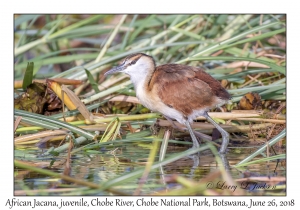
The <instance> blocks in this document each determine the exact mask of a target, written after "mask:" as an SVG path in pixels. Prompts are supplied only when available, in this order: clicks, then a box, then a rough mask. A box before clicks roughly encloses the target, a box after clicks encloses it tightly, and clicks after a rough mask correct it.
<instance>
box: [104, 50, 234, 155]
mask: <svg viewBox="0 0 300 210" xmlns="http://www.w3.org/2000/svg"><path fill="white" fill-rule="evenodd" d="M118 72H122V73H125V74H127V75H129V76H130V80H131V82H132V83H133V85H134V89H135V92H136V96H137V98H138V99H139V101H140V102H141V104H143V105H144V106H145V107H147V108H148V109H150V110H152V111H154V112H160V113H161V114H163V115H164V116H165V117H166V118H167V119H173V120H176V121H178V122H179V123H180V124H183V125H185V126H186V127H187V129H188V131H189V133H190V136H191V138H192V141H193V146H192V148H199V142H198V140H197V138H196V136H195V134H194V132H193V129H192V127H191V123H192V122H193V120H194V119H195V118H196V117H199V116H203V117H205V118H206V119H207V121H209V122H210V123H211V124H213V125H214V126H215V127H216V128H217V130H218V131H219V132H220V133H221V135H222V145H221V147H220V150H219V153H220V154H225V153H226V150H227V146H228V143H229V134H228V132H227V131H225V130H224V129H223V128H221V127H220V125H218V124H217V123H216V122H215V121H214V120H213V119H212V118H211V117H210V116H209V115H208V113H207V111H208V110H209V109H211V108H213V107H218V106H222V105H223V104H225V103H228V102H229V101H230V99H231V95H230V94H229V93H228V92H227V90H226V89H224V88H223V87H222V85H221V83H220V82H219V81H218V80H216V79H214V78H213V77H212V76H211V75H209V74H208V73H206V72H205V71H204V70H203V69H201V68H198V67H193V66H187V65H182V64H172V63H170V64H163V65H159V66H156V63H155V60H154V58H153V57H152V56H150V55H147V54H144V53H135V54H131V55H128V56H127V57H126V58H125V59H124V60H123V61H122V62H121V64H120V65H118V66H116V67H113V68H112V69H110V70H108V71H107V72H106V73H105V74H104V75H105V76H107V75H109V74H114V73H118Z"/></svg>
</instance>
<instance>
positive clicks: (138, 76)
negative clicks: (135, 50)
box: [123, 59, 154, 92]
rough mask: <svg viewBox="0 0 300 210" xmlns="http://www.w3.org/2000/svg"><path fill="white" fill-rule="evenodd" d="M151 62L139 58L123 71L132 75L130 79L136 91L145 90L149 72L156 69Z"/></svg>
mask: <svg viewBox="0 0 300 210" xmlns="http://www.w3.org/2000/svg"><path fill="white" fill-rule="evenodd" d="M151 68H154V67H153V66H152V65H151V64H149V62H147V61H144V60H142V59H140V60H138V61H137V62H136V63H135V64H134V65H131V66H128V67H127V68H126V69H125V70H124V71H123V72H124V73H126V74H128V75H129V76H130V80H131V81H132V83H133V85H134V89H135V91H136V92H138V90H141V89H142V90H144V88H145V85H146V84H145V83H146V80H147V79H149V76H150V75H149V74H151V73H152V72H151V71H153V70H154V69H151Z"/></svg>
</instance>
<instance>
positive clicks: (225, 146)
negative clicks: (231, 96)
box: [203, 112, 229, 154]
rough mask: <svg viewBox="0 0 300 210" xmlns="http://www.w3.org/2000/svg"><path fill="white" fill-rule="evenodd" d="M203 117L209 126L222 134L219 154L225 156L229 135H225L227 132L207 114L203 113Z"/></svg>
mask: <svg viewBox="0 0 300 210" xmlns="http://www.w3.org/2000/svg"><path fill="white" fill-rule="evenodd" d="M203 117H205V118H206V119H207V120H208V121H209V122H210V123H211V124H213V125H214V126H215V127H216V128H217V129H218V131H219V132H220V133H221V134H222V139H223V141H222V145H221V148H220V151H219V152H220V153H221V154H225V153H226V149H227V146H228V143H229V134H228V133H227V131H225V130H224V129H223V128H221V126H219V124H218V123H216V122H215V121H214V120H213V119H212V118H211V117H210V116H209V115H208V114H207V112H204V114H203Z"/></svg>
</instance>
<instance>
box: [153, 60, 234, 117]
mask: <svg viewBox="0 0 300 210" xmlns="http://www.w3.org/2000/svg"><path fill="white" fill-rule="evenodd" d="M152 89H153V91H157V94H158V96H159V97H160V99H161V100H162V101H163V102H164V103H165V104H167V105H168V106H169V107H173V108H175V109H177V110H179V111H181V112H182V113H183V114H184V115H186V116H188V115H189V114H191V113H192V112H193V110H196V109H207V108H210V107H214V106H216V105H217V104H218V102H217V100H216V99H217V98H219V99H222V100H225V101H227V100H229V99H230V98H231V96H230V94H229V93H228V92H227V91H226V90H225V89H224V88H223V87H222V86H221V84H220V82H219V81H217V80H215V79H214V78H213V77H212V76H210V75H209V74H207V73H206V72H204V71H203V70H202V69H199V68H196V67H192V66H185V65H180V64H165V65H161V66H158V67H156V70H155V72H154V73H153V77H152V79H151V80H150V82H149V90H152Z"/></svg>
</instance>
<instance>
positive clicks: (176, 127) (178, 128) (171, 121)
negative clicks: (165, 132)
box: [163, 115, 184, 131]
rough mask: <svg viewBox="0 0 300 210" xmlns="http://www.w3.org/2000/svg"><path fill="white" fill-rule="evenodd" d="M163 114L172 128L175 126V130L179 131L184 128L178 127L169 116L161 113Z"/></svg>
mask: <svg viewBox="0 0 300 210" xmlns="http://www.w3.org/2000/svg"><path fill="white" fill-rule="evenodd" d="M163 116H164V118H166V119H167V120H168V122H169V123H171V125H172V127H173V128H175V129H177V130H180V131H182V130H184V129H182V128H180V127H178V126H177V125H176V124H175V123H174V121H173V120H172V119H171V118H169V117H168V116H166V115H163Z"/></svg>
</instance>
